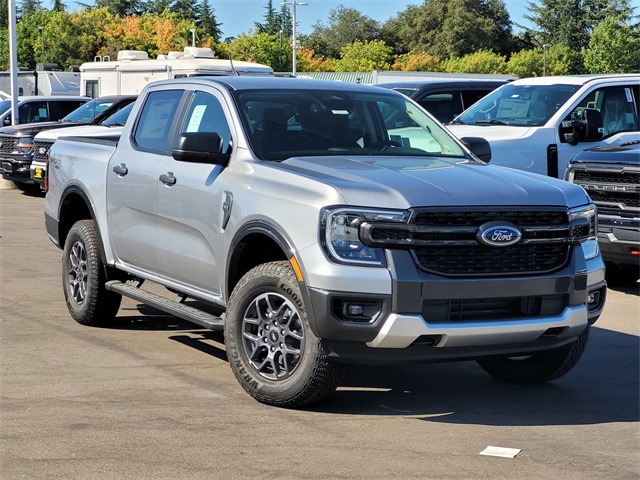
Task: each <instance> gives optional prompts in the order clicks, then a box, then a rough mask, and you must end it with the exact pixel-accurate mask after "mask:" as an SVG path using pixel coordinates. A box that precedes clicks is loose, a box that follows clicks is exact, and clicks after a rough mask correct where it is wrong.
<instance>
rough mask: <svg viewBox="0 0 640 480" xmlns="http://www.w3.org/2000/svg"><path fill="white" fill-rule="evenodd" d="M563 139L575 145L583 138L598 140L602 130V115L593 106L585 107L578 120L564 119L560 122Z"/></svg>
mask: <svg viewBox="0 0 640 480" xmlns="http://www.w3.org/2000/svg"><path fill="white" fill-rule="evenodd" d="M562 131H564V140H565V141H566V142H567V143H569V144H571V145H577V144H578V143H580V142H582V141H584V140H599V139H601V138H602V133H603V132H604V130H603V128H602V115H601V114H600V112H599V111H598V110H596V109H595V108H585V109H584V110H583V111H582V113H581V114H580V119H579V120H565V121H563V122H562Z"/></svg>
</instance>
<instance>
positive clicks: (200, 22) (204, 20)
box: [196, 0, 222, 43]
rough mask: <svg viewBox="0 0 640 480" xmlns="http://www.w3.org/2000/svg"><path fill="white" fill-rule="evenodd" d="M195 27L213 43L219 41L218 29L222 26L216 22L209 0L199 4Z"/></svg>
mask: <svg viewBox="0 0 640 480" xmlns="http://www.w3.org/2000/svg"><path fill="white" fill-rule="evenodd" d="M196 25H197V26H198V28H199V29H200V30H202V31H203V33H204V34H205V35H206V36H208V37H211V39H212V40H213V42H214V43H218V42H219V41H220V37H221V36H222V30H220V27H221V26H222V24H221V23H218V22H217V20H216V14H215V12H214V9H213V8H212V7H211V6H210V5H209V0H202V4H200V6H199V8H198V11H197V19H196Z"/></svg>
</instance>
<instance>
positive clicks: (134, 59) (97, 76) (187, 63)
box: [80, 47, 273, 97]
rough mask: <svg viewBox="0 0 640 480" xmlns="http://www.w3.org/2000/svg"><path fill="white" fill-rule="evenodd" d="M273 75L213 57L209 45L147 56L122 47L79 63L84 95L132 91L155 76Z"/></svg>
mask: <svg viewBox="0 0 640 480" xmlns="http://www.w3.org/2000/svg"><path fill="white" fill-rule="evenodd" d="M236 74H237V75H273V69H272V68H271V67H269V66H267V65H261V64H259V63H252V62H241V61H236V60H234V61H231V60H223V59H219V58H214V54H213V51H212V50H211V49H210V48H196V47H187V48H185V49H184V52H169V54H168V55H159V56H158V58H156V59H151V60H150V59H149V56H148V55H147V53H146V52H141V51H136V50H122V51H120V52H118V60H117V61H111V60H110V59H109V57H96V58H95V60H94V61H93V62H87V63H83V64H82V65H81V66H80V84H81V92H82V94H83V95H87V96H89V97H98V96H103V95H135V94H138V93H140V90H142V87H144V86H145V85H146V84H147V83H149V82H152V81H154V80H165V79H169V78H181V77H192V76H199V75H236Z"/></svg>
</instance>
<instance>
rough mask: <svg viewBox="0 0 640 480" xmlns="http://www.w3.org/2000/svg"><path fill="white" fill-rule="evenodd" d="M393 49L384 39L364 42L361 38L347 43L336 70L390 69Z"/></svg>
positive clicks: (341, 52)
mask: <svg viewBox="0 0 640 480" xmlns="http://www.w3.org/2000/svg"><path fill="white" fill-rule="evenodd" d="M392 52H393V49H392V48H391V47H389V46H388V45H387V44H386V43H384V42H383V41H382V40H373V41H371V42H367V43H363V42H361V41H360V40H356V41H355V42H353V43H351V44H349V45H345V46H344V47H342V49H341V50H340V59H339V60H338V61H337V62H336V63H335V70H336V72H370V71H372V70H390V69H391V60H392V58H393V56H392Z"/></svg>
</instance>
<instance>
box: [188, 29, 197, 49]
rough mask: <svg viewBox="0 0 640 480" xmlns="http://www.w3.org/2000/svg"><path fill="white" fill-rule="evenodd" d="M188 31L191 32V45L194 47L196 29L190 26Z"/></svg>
mask: <svg viewBox="0 0 640 480" xmlns="http://www.w3.org/2000/svg"><path fill="white" fill-rule="evenodd" d="M189 31H190V32H191V46H192V47H195V46H196V29H195V28H192V29H190V30H189Z"/></svg>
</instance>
